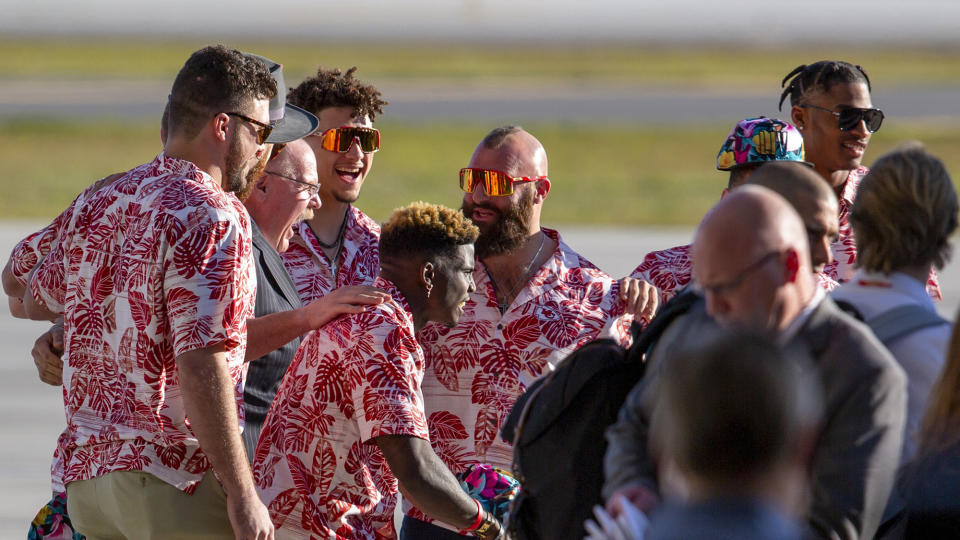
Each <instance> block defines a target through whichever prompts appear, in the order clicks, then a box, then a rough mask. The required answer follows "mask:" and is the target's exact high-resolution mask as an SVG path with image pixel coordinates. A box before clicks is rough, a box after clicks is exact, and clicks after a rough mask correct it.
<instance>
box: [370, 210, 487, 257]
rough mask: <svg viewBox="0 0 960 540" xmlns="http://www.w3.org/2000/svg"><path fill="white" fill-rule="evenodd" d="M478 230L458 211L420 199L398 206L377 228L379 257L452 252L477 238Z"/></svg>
mask: <svg viewBox="0 0 960 540" xmlns="http://www.w3.org/2000/svg"><path fill="white" fill-rule="evenodd" d="M479 234H480V230H479V229H477V227H476V225H474V224H473V223H472V222H471V221H470V220H468V219H467V218H466V217H464V216H463V214H462V213H461V212H460V211H459V210H452V209H450V208H447V207H446V206H441V205H439V204H429V203H425V202H423V201H418V202H415V203H411V204H410V205H409V206H405V207H403V208H398V209H396V210H394V211H393V214H391V215H390V219H389V220H388V221H387V222H386V223H384V224H383V225H382V228H381V230H380V257H382V258H391V257H393V258H396V257H409V256H410V255H411V254H420V255H428V256H430V255H435V254H447V253H452V252H453V251H454V250H456V249H457V246H462V245H467V244H472V243H474V242H476V241H477V236H478V235H479Z"/></svg>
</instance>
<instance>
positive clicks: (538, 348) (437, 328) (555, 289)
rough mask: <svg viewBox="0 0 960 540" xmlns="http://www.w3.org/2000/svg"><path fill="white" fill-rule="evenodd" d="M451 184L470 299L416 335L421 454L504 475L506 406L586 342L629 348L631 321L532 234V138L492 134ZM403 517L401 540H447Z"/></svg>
mask: <svg viewBox="0 0 960 540" xmlns="http://www.w3.org/2000/svg"><path fill="white" fill-rule="evenodd" d="M460 177H461V187H462V188H463V189H464V190H465V192H466V193H465V194H464V197H463V210H464V214H465V215H466V216H467V217H470V218H471V219H472V220H473V222H474V223H475V224H476V225H477V227H478V228H479V229H480V237H479V238H478V240H477V244H476V253H477V259H478V261H477V264H476V269H475V271H474V274H473V278H474V281H475V282H476V291H475V292H474V293H473V294H471V295H470V301H469V302H467V304H466V306H465V307H464V313H463V317H462V318H461V319H460V324H458V325H457V327H456V328H447V327H444V326H442V325H438V324H430V325H427V326H426V327H424V329H423V330H421V331H420V332H419V334H418V341H419V342H420V343H421V345H422V346H423V350H424V355H425V357H426V369H425V372H424V378H423V399H424V408H425V410H426V415H427V424H428V425H429V426H430V443H431V444H432V445H433V449H434V450H435V451H436V453H437V455H439V456H440V458H441V459H443V461H444V462H445V463H446V465H447V467H449V468H450V470H451V471H452V472H453V473H455V474H456V473H461V472H463V471H465V470H466V469H467V468H468V467H469V466H470V465H472V464H475V463H489V464H491V465H494V466H496V467H500V468H502V469H507V470H509V468H510V462H511V454H512V451H511V447H510V446H509V445H508V444H507V443H506V442H504V441H503V440H502V439H500V438H499V436H498V432H499V430H500V426H501V424H502V423H503V420H504V419H505V417H506V415H507V413H508V412H510V409H511V407H513V403H514V401H516V399H517V397H518V396H519V395H520V394H521V393H523V391H524V390H525V389H526V387H527V386H528V385H529V384H530V383H531V382H533V381H534V380H535V379H537V378H538V377H540V376H541V375H543V374H545V373H547V372H549V371H550V370H551V369H553V366H554V365H555V364H556V363H557V362H559V361H560V360H561V359H563V358H564V357H565V356H566V355H567V354H569V353H570V352H571V351H573V350H574V349H576V348H577V347H579V346H580V345H583V344H584V343H586V342H588V341H590V340H593V339H596V338H600V337H610V338H614V339H616V340H617V341H619V342H620V343H623V344H628V343H629V340H630V338H629V334H628V329H629V327H630V323H631V321H632V317H630V316H628V315H624V304H623V302H622V301H621V299H620V296H619V289H618V286H617V284H616V283H615V282H614V281H613V279H611V278H610V277H609V276H608V275H607V274H605V273H604V272H602V271H601V270H600V269H598V268H597V267H596V266H594V265H592V264H591V263H590V262H588V261H587V260H586V259H584V258H583V257H581V256H580V255H578V254H577V253H576V252H574V251H573V250H572V249H570V247H569V246H567V245H566V244H565V243H564V242H563V240H562V239H561V238H560V235H559V233H557V231H554V230H552V229H546V228H542V227H541V226H540V213H541V211H542V210H543V204H544V202H545V200H546V198H547V194H548V193H549V191H550V187H551V184H550V180H549V179H548V178H547V155H546V151H545V150H544V148H543V146H542V145H541V144H540V142H539V141H538V140H537V139H536V138H535V137H534V136H533V135H531V134H529V133H527V132H526V131H524V130H523V129H521V128H519V127H517V126H507V127H502V128H497V129H495V130H493V131H491V132H490V133H489V134H488V135H487V136H486V137H485V138H484V139H483V141H482V142H481V143H480V144H479V145H478V146H477V148H476V150H475V151H474V154H473V157H472V159H471V160H470V164H469V166H468V167H467V168H466V169H463V170H462V171H461V176H460ZM407 510H408V512H407V517H406V518H405V519H404V525H403V531H402V533H401V536H402V537H404V538H438V537H439V538H443V537H444V535H453V536H456V534H455V533H454V532H453V531H450V530H444V529H441V528H439V527H437V526H435V525H433V524H430V523H427V522H426V521H427V520H429V518H428V517H427V516H425V515H424V514H423V513H422V512H420V511H419V510H417V509H416V508H414V507H413V506H409V507H408V508H407ZM446 527H447V528H448V529H452V527H449V526H446Z"/></svg>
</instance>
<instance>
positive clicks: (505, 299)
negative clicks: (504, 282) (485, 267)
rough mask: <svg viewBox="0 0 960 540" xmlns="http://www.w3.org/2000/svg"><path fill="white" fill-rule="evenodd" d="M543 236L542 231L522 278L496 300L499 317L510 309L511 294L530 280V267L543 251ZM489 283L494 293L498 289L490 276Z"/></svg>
mask: <svg viewBox="0 0 960 540" xmlns="http://www.w3.org/2000/svg"><path fill="white" fill-rule="evenodd" d="M544 236H546V235H545V234H543V231H540V247H538V248H537V252H536V253H534V254H533V257H532V258H531V259H530V261H529V262H527V265H526V266H524V267H523V272H522V273H521V276H522V277H521V278H520V279H519V280H518V281H517V282H516V283H514V284H513V287H512V288H511V289H510V292H508V293H507V294H506V295H503V296H502V297H501V298H498V299H497V307H498V308H499V309H500V314H501V315H503V314H504V313H506V312H507V308H508V307H510V303H509V302H511V301H512V298H513V294H514V293H515V292H517V289H518V288H519V287H520V286H521V285H523V284H525V283H526V282H527V280H528V279H529V278H530V267H531V266H532V265H533V262H534V261H536V260H537V257H539V256H540V253H541V252H542V251H543V243H544ZM490 281H491V282H492V283H493V288H494V291H496V290H497V289H498V288H499V287H497V282H496V281H494V279H493V276H490Z"/></svg>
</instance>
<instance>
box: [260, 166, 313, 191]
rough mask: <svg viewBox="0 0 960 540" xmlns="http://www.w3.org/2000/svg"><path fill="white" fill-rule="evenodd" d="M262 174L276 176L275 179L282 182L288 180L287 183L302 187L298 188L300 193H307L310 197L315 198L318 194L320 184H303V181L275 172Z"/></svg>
mask: <svg viewBox="0 0 960 540" xmlns="http://www.w3.org/2000/svg"><path fill="white" fill-rule="evenodd" d="M263 174H269V175H272V176H276V177H278V178H283V179H284V180H289V181H291V182H294V183H297V184H300V185H301V186H303V187H302V188H300V191H306V192H309V193H310V196H311V197H315V196H316V195H317V193H320V184H311V183H310V182H304V181H303V180H297V179H296V178H293V177H290V176H287V175H285V174H280V173H277V172H273V171H263Z"/></svg>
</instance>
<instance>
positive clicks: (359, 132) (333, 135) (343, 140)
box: [321, 128, 380, 154]
mask: <svg viewBox="0 0 960 540" xmlns="http://www.w3.org/2000/svg"><path fill="white" fill-rule="evenodd" d="M322 137H323V138H322V139H321V146H322V147H323V148H324V149H325V150H329V151H331V152H340V153H343V152H347V151H349V150H350V145H352V144H353V141H354V139H356V140H357V141H359V142H360V150H361V151H362V152H364V153H367V154H369V153H371V152H376V151H377V150H379V149H380V132H379V131H377V130H375V129H370V128H336V129H329V130H327V131H326V132H324V133H323V135H322Z"/></svg>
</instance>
